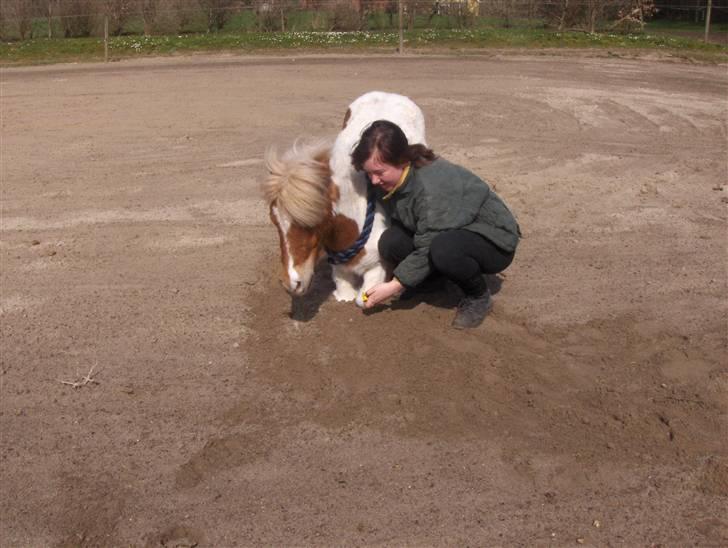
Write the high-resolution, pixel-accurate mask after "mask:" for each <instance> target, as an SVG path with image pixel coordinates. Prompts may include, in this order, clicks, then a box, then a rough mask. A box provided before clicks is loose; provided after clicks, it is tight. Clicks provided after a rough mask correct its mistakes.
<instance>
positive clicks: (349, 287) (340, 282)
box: [333, 265, 357, 302]
mask: <svg viewBox="0 0 728 548" xmlns="http://www.w3.org/2000/svg"><path fill="white" fill-rule="evenodd" d="M333 276H334V283H335V284H336V289H335V290H334V297H335V298H336V300H337V301H339V302H341V301H345V302H350V301H353V300H354V299H356V298H357V291H356V287H355V285H354V276H353V274H352V273H351V272H349V271H348V270H346V269H345V268H344V267H342V266H339V265H334V266H333Z"/></svg>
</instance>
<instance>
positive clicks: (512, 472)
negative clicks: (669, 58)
mask: <svg viewBox="0 0 728 548" xmlns="http://www.w3.org/2000/svg"><path fill="white" fill-rule="evenodd" d="M373 89H382V90H387V91H395V92H399V93H404V94H406V95H409V96H411V97H412V98H413V99H414V100H415V101H417V102H418V103H419V105H420V106H421V107H422V109H423V110H424V112H425V116H426V120H427V125H428V141H429V143H430V145H431V146H432V147H433V148H434V149H435V150H436V151H437V152H439V153H441V154H442V155H443V156H445V157H447V158H449V159H451V160H453V161H455V162H460V163H462V164H464V165H465V166H467V167H469V168H470V169H472V170H474V171H476V172H477V173H479V174H481V175H482V176H483V177H484V178H485V179H487V180H488V181H489V182H490V183H491V184H492V185H493V186H495V188H496V190H497V192H498V193H499V194H500V195H501V196H502V197H503V198H504V199H505V200H506V202H507V203H508V204H509V205H510V206H511V208H512V209H513V210H514V212H515V213H516V215H517V217H518V219H519V221H520V224H521V227H522V229H523V232H524V236H525V237H524V239H523V241H522V242H521V245H520V247H519V250H518V253H517V256H516V260H515V262H514V263H513V265H512V266H511V267H510V268H509V269H508V270H507V271H506V272H505V276H503V277H502V278H501V282H502V285H501V287H500V291H499V292H498V294H497V295H496V300H495V308H494V311H493V313H492V314H491V315H490V316H489V317H488V319H487V320H486V322H485V323H484V325H483V326H482V327H480V328H478V329H476V330H472V331H466V332H458V331H454V330H451V329H450V328H449V323H450V321H451V319H452V316H453V309H452V307H453V306H454V304H455V303H456V301H457V294H456V293H455V292H454V291H453V290H452V289H450V290H448V291H445V292H443V293H441V294H435V295H427V296H426V297H425V298H423V299H416V300H414V301H407V302H402V303H395V304H393V305H392V306H391V307H387V308H384V309H382V310H380V311H378V312H375V313H371V314H364V313H362V312H361V311H360V310H358V309H357V308H356V307H355V306H354V305H353V304H341V303H336V302H334V301H333V299H332V298H331V297H329V296H328V292H329V291H330V290H331V287H330V284H329V283H328V282H327V281H326V278H325V274H326V272H325V268H322V272H321V276H320V277H319V278H318V281H317V282H316V287H315V291H314V293H313V294H312V295H311V296H310V297H309V298H307V299H304V300H301V301H296V302H293V303H292V302H291V299H290V298H289V297H288V296H287V295H286V294H285V293H284V292H283V290H282V289H281V288H280V286H279V285H278V284H277V281H276V276H277V274H278V269H279V263H278V257H277V254H278V243H277V236H276V234H275V232H274V230H273V228H272V225H270V224H269V221H268V219H267V211H266V207H265V205H264V204H263V203H262V201H261V199H260V195H259V192H258V185H259V182H260V180H261V179H262V177H263V174H264V166H263V164H262V162H261V157H262V154H263V152H264V150H265V148H266V147H267V146H268V145H270V144H277V145H278V146H279V147H280V148H282V147H286V146H288V145H290V144H291V143H292V141H293V139H294V138H296V137H301V136H304V137H305V136H312V137H325V136H331V137H333V136H335V134H336V132H337V131H338V129H339V128H340V126H341V122H342V118H343V114H344V111H345V110H346V107H347V105H348V103H349V102H350V101H351V100H353V99H354V98H356V97H357V96H358V95H360V94H361V93H363V92H366V91H370V90H373ZM727 98H728V75H727V73H726V67H725V66H710V65H696V64H687V63H685V64H680V63H670V62H661V61H655V60H649V59H641V60H624V59H613V58H608V57H607V58H598V57H594V56H587V55H583V56H575V55H570V56H569V57H556V56H535V55H534V56H528V55H510V56H507V57H502V56H498V55H490V56H468V57H436V56H432V57H424V56H420V57H404V58H395V57H381V56H380V57H369V58H363V57H361V58H360V57H335V56H331V57H328V56H321V57H295V58H294V57H289V58H275V57H265V58H263V57H260V58H256V57H248V58H245V57H229V56H218V57H191V58H176V59H163V60H144V61H134V62H124V63H114V64H110V65H106V66H104V65H62V66H54V67H43V68H26V69H8V70H4V71H3V72H2V233H1V236H2V238H1V246H0V252H1V257H2V271H1V276H2V278H1V282H2V299H1V301H0V304H1V306H2V310H1V314H2V315H1V316H0V318H1V320H2V341H1V343H2V357H1V360H2V363H1V364H0V365H1V370H0V382H1V385H0V386H1V396H2V399H1V401H0V411H1V413H0V426H1V434H2V438H1V440H0V450H1V453H0V467H1V468H0V472H1V477H0V488H1V490H2V493H1V494H2V496H1V497H0V513H1V515H0V518H1V521H0V544H2V546H129V545H132V546H160V545H161V546H188V547H189V546H252V545H270V546H284V545H409V546H425V545H452V546H572V545H573V546H577V545H585V546H664V547H669V546H676V547H677V546H680V547H682V546H726V545H728V515H727V514H726V513H725V508H726V503H727V502H728V447H727V442H726V440H727V439H728V437H727V436H728V414H727V411H728V405H727V403H726V402H727V398H726V395H727V392H728V369H727V368H726V355H727V354H726V345H727V340H726V339H727V337H728V334H727V325H728V324H727V318H728V307H727V304H726V296H727V295H728V293H727V291H726V289H727V288H726V280H727V275H726V264H727V256H726V207H727V206H726V201H728V190H726V186H725V185H726V184H727V183H728V177H727V175H728V174H727V172H726V170H727V168H726V139H727V136H728V129H727V128H728V120H727V118H728V112H727V108H728V107H727V104H728V103H727V102H726V99H727ZM92 368H93V370H92V371H91V374H90V375H89V377H88V379H90V380H92V381H94V382H87V383H86V384H85V385H83V386H81V387H78V388H74V387H73V386H71V385H70V384H64V383H63V382H62V381H65V382H68V383H70V382H79V383H80V384H83V377H84V376H85V375H88V374H89V371H90V370H91V369H92Z"/></svg>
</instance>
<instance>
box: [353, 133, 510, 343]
mask: <svg viewBox="0 0 728 548" xmlns="http://www.w3.org/2000/svg"><path fill="white" fill-rule="evenodd" d="M352 164H353V165H354V167H355V168H356V169H357V170H359V171H362V170H363V171H364V172H365V173H366V174H367V176H368V178H369V181H370V183H371V184H372V185H373V186H374V187H375V189H376V192H377V197H378V199H379V200H380V202H381V203H382V205H383V206H384V208H385V210H386V211H387V213H388V215H389V216H390V218H391V219H392V226H391V227H390V228H388V229H387V230H386V231H385V232H384V234H383V235H382V237H381V238H380V240H379V252H380V254H381V256H382V258H384V259H385V260H386V261H388V262H389V263H390V264H392V265H394V277H393V278H392V279H391V280H390V281H388V282H384V283H381V284H378V285H376V286H374V287H371V288H367V302H366V304H365V306H366V307H367V308H371V307H373V306H376V305H377V304H380V303H382V302H384V301H386V300H387V299H390V298H392V297H394V296H397V295H399V294H401V293H403V292H404V291H405V289H414V290H416V288H417V286H418V285H420V284H422V283H423V282H425V281H426V280H427V279H428V278H430V279H432V278H434V277H437V276H444V277H445V278H447V279H449V280H450V281H452V282H454V283H455V284H457V285H458V286H459V287H460V289H462V291H463V292H464V294H465V298H464V299H463V300H462V301H461V302H460V304H459V305H458V308H457V312H456V314H455V319H454V320H453V322H452V325H453V327H456V328H459V329H463V328H472V327H477V326H478V325H480V324H481V323H482V322H483V319H484V318H485V316H486V315H487V313H488V311H489V310H490V308H491V295H490V291H489V289H488V285H487V283H486V278H485V276H484V275H485V274H496V273H498V272H502V271H503V270H505V269H506V268H507V267H508V266H509V265H510V264H511V262H512V261H513V257H514V254H515V252H516V246H517V245H518V240H519V237H520V230H519V227H518V223H517V222H516V219H515V218H514V217H513V214H512V213H511V212H510V210H509V209H508V207H507V206H506V205H505V204H504V203H503V201H502V200H501V199H500V197H498V195H497V194H496V193H495V192H493V191H492V190H491V189H490V187H489V186H488V185H487V184H486V183H485V182H484V181H483V180H482V179H480V178H479V177H478V176H476V175H475V174H473V173H471V172H470V171H468V170H467V169H465V168H463V167H461V166H458V165H455V164H452V163H450V162H448V161H447V160H445V159H443V158H440V157H437V156H436V155H435V154H434V152H433V151H432V150H430V149H428V148H427V147H425V146H424V145H410V144H409V143H408V142H407V137H405V135H404V133H403V132H402V130H401V129H400V128H399V127H398V126H397V125H395V124H393V123H391V122H388V121H385V120H380V121H377V122H374V123H373V124H372V125H371V126H369V127H368V128H367V129H366V130H365V131H364V133H363V134H362V137H361V139H360V141H359V143H358V144H357V146H356V148H355V149H354V151H353V153H352Z"/></svg>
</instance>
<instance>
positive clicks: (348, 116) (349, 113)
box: [341, 108, 351, 129]
mask: <svg viewBox="0 0 728 548" xmlns="http://www.w3.org/2000/svg"><path fill="white" fill-rule="evenodd" d="M349 118H351V109H350V108H347V109H346V114H344V124H343V125H342V126H341V129H344V128H345V127H346V124H348V123H349Z"/></svg>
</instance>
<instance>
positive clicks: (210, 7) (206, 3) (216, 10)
mask: <svg viewBox="0 0 728 548" xmlns="http://www.w3.org/2000/svg"><path fill="white" fill-rule="evenodd" d="M198 2H199V4H200V8H202V9H203V10H204V12H205V15H207V32H213V31H214V32H217V31H219V30H222V29H223V27H224V26H225V23H227V22H228V21H229V20H230V17H231V16H232V13H233V12H232V9H231V8H232V7H233V5H234V1H233V0H198Z"/></svg>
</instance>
